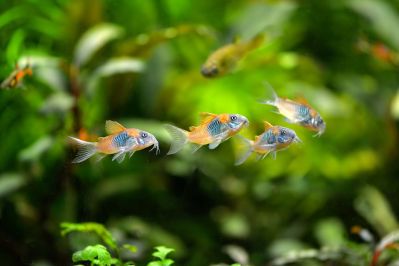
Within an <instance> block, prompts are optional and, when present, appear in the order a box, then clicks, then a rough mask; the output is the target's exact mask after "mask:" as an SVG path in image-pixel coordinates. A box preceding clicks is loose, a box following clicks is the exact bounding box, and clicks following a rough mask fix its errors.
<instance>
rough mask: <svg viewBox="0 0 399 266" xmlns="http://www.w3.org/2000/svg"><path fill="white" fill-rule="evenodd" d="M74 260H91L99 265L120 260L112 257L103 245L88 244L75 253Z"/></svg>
mask: <svg viewBox="0 0 399 266" xmlns="http://www.w3.org/2000/svg"><path fill="white" fill-rule="evenodd" d="M72 261H73V262H82V261H90V262H91V263H92V264H93V265H99V266H111V265H115V264H117V263H118V262H119V261H118V260H117V259H115V258H112V257H111V255H110V254H109V252H108V250H107V249H106V248H105V247H104V246H103V245H95V246H87V247H86V248H85V249H83V250H80V251H77V252H75V253H73V255H72Z"/></svg>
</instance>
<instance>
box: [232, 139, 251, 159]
mask: <svg viewBox="0 0 399 266" xmlns="http://www.w3.org/2000/svg"><path fill="white" fill-rule="evenodd" d="M237 137H238V139H240V141H241V145H240V148H239V151H238V154H239V155H238V157H237V160H236V162H235V165H240V164H242V163H244V162H245V161H246V160H247V159H248V157H249V156H250V155H251V153H252V152H253V142H252V141H250V140H249V139H246V138H244V137H243V136H241V135H237Z"/></svg>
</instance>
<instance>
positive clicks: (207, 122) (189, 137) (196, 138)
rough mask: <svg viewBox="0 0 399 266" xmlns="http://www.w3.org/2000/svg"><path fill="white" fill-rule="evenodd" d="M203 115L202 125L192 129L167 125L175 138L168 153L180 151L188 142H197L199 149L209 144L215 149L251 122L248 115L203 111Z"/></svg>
mask: <svg viewBox="0 0 399 266" xmlns="http://www.w3.org/2000/svg"><path fill="white" fill-rule="evenodd" d="M201 117H202V121H201V123H200V125H199V126H192V127H190V129H189V130H190V131H186V130H183V129H180V128H177V127H175V126H172V125H165V127H166V129H167V130H168V131H169V133H170V134H171V135H172V138H173V142H172V145H171V148H170V150H169V152H168V154H173V153H176V152H178V151H179V150H180V149H182V148H183V146H184V145H185V144H186V143H187V142H190V143H193V144H197V145H198V147H197V149H198V148H200V147H201V146H203V145H207V144H209V148H210V149H214V148H216V147H217V146H218V145H219V144H220V143H221V142H223V141H225V140H227V139H229V138H230V137H232V136H234V135H235V134H237V133H238V132H239V131H240V130H241V129H242V127H243V126H246V125H248V123H249V122H248V119H247V118H246V117H244V116H242V115H238V114H220V115H216V114H211V113H201Z"/></svg>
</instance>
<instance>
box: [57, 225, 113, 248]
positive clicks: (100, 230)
mask: <svg viewBox="0 0 399 266" xmlns="http://www.w3.org/2000/svg"><path fill="white" fill-rule="evenodd" d="M61 229H62V230H61V235H62V236H65V235H67V234H69V233H71V232H94V233H96V234H97V235H98V236H99V237H101V239H102V241H103V242H104V243H105V244H107V245H108V246H109V247H110V248H111V249H113V250H117V248H118V247H117V245H116V242H115V240H114V238H113V237H112V235H111V233H110V232H109V231H108V230H107V229H106V228H105V227H104V226H103V225H102V224H98V223H76V224H75V223H62V224H61Z"/></svg>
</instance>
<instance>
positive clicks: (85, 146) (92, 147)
mask: <svg viewBox="0 0 399 266" xmlns="http://www.w3.org/2000/svg"><path fill="white" fill-rule="evenodd" d="M68 138H69V141H70V142H71V143H72V144H74V145H76V146H77V147H78V153H77V154H76V157H75V159H73V160H72V163H81V162H83V161H85V160H87V159H89V158H90V157H91V156H93V155H94V154H95V153H96V152H97V142H88V141H84V140H80V139H77V138H74V137H68Z"/></svg>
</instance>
